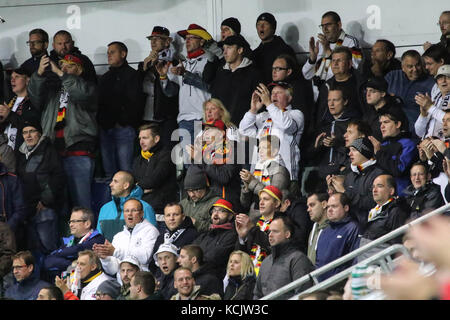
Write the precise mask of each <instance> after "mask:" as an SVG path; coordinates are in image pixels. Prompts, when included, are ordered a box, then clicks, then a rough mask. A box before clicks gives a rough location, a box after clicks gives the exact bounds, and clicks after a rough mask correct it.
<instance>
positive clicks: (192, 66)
mask: <svg viewBox="0 0 450 320" xmlns="http://www.w3.org/2000/svg"><path fill="white" fill-rule="evenodd" d="M207 62H208V60H207V59H206V55H205V54H202V55H201V56H199V57H197V58H193V59H187V60H185V61H183V62H182V63H183V66H184V68H185V69H186V71H189V72H191V73H193V74H194V75H196V76H198V77H199V79H200V78H202V74H203V69H204V68H205V65H206V63H207ZM167 77H168V78H169V80H170V81H172V82H175V83H176V84H178V85H179V86H180V91H179V93H178V94H179V98H178V101H179V107H180V109H179V110H180V111H179V113H178V117H177V121H178V122H180V121H182V120H186V121H189V120H196V119H202V118H203V102H205V101H206V100H208V99H210V98H211V94H210V93H209V92H208V91H204V90H201V89H199V88H197V87H194V86H192V85H189V84H186V83H184V81H183V80H184V79H183V77H182V76H178V75H175V74H173V73H172V72H170V71H169V73H168V74H167ZM167 82H168V80H163V81H161V85H162V87H163V88H166V86H167Z"/></svg>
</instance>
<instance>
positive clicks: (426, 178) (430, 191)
mask: <svg viewBox="0 0 450 320" xmlns="http://www.w3.org/2000/svg"><path fill="white" fill-rule="evenodd" d="M410 174H411V175H410V176H411V185H409V186H408V187H407V188H406V189H405V192H404V194H405V199H406V202H407V203H408V205H409V207H410V212H411V214H410V217H409V218H410V219H416V218H419V217H420V216H422V215H424V214H426V213H427V211H432V210H434V209H437V208H440V207H442V206H443V205H444V204H445V202H444V199H443V197H442V193H441V187H440V186H439V185H437V184H435V183H434V182H432V181H431V174H430V173H429V172H428V166H427V165H426V164H425V163H423V162H417V163H415V164H413V165H412V167H411V170H410Z"/></svg>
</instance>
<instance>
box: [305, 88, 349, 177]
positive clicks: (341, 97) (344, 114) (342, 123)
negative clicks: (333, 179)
mask: <svg viewBox="0 0 450 320" xmlns="http://www.w3.org/2000/svg"><path fill="white" fill-rule="evenodd" d="M348 101H349V100H348V96H347V92H346V91H345V90H344V89H343V88H331V89H330V91H329V93H328V110H329V111H328V113H327V117H326V118H325V119H323V121H322V122H321V125H320V127H318V128H317V129H316V134H315V137H316V138H315V143H314V145H312V147H313V148H312V150H311V153H312V154H313V155H312V156H311V157H313V159H314V160H315V163H316V166H318V168H319V169H318V170H319V177H321V178H326V176H327V175H330V174H340V173H342V171H344V170H345V165H346V163H347V149H346V148H345V138H344V135H345V133H346V129H347V125H348V123H349V122H350V121H351V120H352V119H353V118H354V114H353V113H352V110H351V109H349V108H348Z"/></svg>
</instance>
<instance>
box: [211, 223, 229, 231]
mask: <svg viewBox="0 0 450 320" xmlns="http://www.w3.org/2000/svg"><path fill="white" fill-rule="evenodd" d="M232 228H233V224H232V223H231V222H227V223H224V224H211V225H210V226H209V229H211V230H214V229H225V230H231V229H232Z"/></svg>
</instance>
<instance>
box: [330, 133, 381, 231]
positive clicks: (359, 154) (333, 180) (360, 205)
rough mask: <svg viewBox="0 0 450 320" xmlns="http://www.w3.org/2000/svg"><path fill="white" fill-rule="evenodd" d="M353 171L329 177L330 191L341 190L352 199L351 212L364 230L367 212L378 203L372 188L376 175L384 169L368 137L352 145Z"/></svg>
mask: <svg viewBox="0 0 450 320" xmlns="http://www.w3.org/2000/svg"><path fill="white" fill-rule="evenodd" d="M349 149H350V153H349V155H350V161H351V164H350V168H351V171H350V172H349V173H348V174H346V175H345V176H332V177H327V182H328V185H329V192H331V193H334V192H340V193H345V195H346V196H347V197H348V198H349V199H350V201H351V204H350V212H351V213H352V214H353V218H354V219H355V220H356V221H357V222H358V226H359V231H360V232H364V230H365V227H366V224H367V212H368V211H369V210H370V209H372V208H373V207H374V206H375V205H376V203H375V201H374V200H373V198H372V196H371V194H372V188H373V181H374V180H375V178H376V177H378V176H379V175H381V174H383V173H384V171H383V170H382V169H380V168H379V167H378V166H377V160H376V159H375V157H374V156H375V155H374V152H373V145H372V143H371V142H370V140H369V139H368V138H358V139H355V140H353V142H352V144H351V145H350V148H349Z"/></svg>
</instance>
